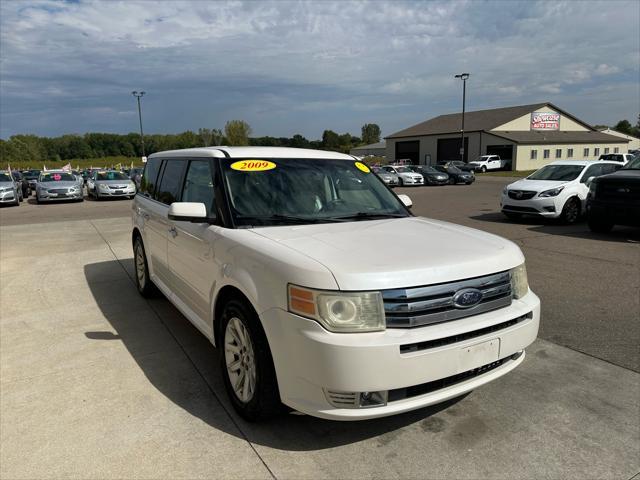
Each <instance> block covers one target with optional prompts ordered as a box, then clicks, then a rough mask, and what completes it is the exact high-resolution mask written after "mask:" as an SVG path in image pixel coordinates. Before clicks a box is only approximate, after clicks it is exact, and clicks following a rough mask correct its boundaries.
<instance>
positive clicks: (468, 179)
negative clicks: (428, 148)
mask: <svg viewBox="0 0 640 480" xmlns="http://www.w3.org/2000/svg"><path fill="white" fill-rule="evenodd" d="M433 168H435V169H436V170H437V171H439V172H443V173H446V174H447V175H449V183H450V184H451V185H455V184H456V183H464V184H466V185H471V184H472V183H473V182H475V181H476V176H475V175H474V174H473V172H465V171H463V170H460V169H459V168H458V167H455V166H453V165H451V166H445V165H436V166H435V167H433Z"/></svg>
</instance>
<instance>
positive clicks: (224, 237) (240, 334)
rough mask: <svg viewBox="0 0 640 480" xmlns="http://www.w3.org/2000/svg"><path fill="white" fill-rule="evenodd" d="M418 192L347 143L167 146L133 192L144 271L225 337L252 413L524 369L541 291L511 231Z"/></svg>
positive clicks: (224, 356)
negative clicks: (440, 206) (418, 203)
mask: <svg viewBox="0 0 640 480" xmlns="http://www.w3.org/2000/svg"><path fill="white" fill-rule="evenodd" d="M406 204H409V199H408V197H406V196H396V195H395V194H394V193H393V192H392V191H391V190H390V189H389V188H387V187H386V186H385V185H384V183H383V182H382V180H380V178H378V177H377V176H376V175H375V174H373V172H371V171H370V170H369V168H368V167H367V166H366V165H364V164H362V163H360V162H359V161H357V160H356V159H355V158H354V157H352V156H349V155H344V154H339V153H334V152H324V151H315V150H303V149H288V148H262V147H209V148H198V149H189V150H176V151H170V152H162V153H156V154H153V155H151V156H150V157H149V159H148V161H147V163H146V166H145V170H144V173H143V176H142V181H141V187H140V190H139V191H138V193H137V195H136V198H135V201H134V202H133V207H132V209H133V212H132V213H133V232H132V242H133V249H134V259H135V268H136V276H135V280H136V284H137V287H138V290H139V291H140V293H141V294H143V295H150V294H151V293H152V292H153V290H154V288H155V287H156V286H157V288H159V289H160V290H161V291H162V292H163V293H164V294H165V295H166V297H167V298H168V299H169V300H170V301H171V302H172V303H173V304H174V305H175V306H176V307H177V308H178V309H179V310H180V311H181V312H182V313H183V314H184V315H185V316H186V317H187V318H188V319H189V320H190V321H191V322H192V323H193V324H194V325H195V326H196V327H197V328H198V329H199V330H200V331H201V332H202V333H203V334H204V335H205V336H207V338H209V339H210V340H211V342H213V343H214V345H216V346H217V347H218V350H219V352H220V365H221V369H222V371H223V378H224V382H225V385H226V388H227V392H228V394H229V398H230V399H231V402H232V404H233V405H234V407H235V408H236V410H237V411H238V412H239V413H240V414H241V415H242V416H243V417H244V418H246V419H249V420H256V419H262V418H266V417H269V416H271V415H274V414H276V413H278V412H280V411H281V410H282V407H283V405H282V404H284V405H287V406H289V407H291V408H293V409H295V410H298V411H300V412H304V413H307V414H310V415H315V416H318V417H322V418H329V419H339V420H358V419H366V418H374V417H381V416H385V415H391V414H395V413H400V412H405V411H408V410H413V409H417V408H421V407H425V406H427V405H431V404H434V403H439V402H442V401H445V400H447V399H450V398H454V397H457V396H459V395H462V394H464V393H465V392H469V391H470V390H473V389H475V388H477V387H479V386H481V385H483V384H485V383H487V382H489V381H491V380H494V379H496V378H498V377H500V376H502V375H504V374H505V373H507V372H509V371H510V370H512V369H514V368H515V367H516V366H518V365H519V364H520V363H521V362H522V361H523V359H524V349H525V348H526V347H527V346H528V345H529V344H531V342H533V341H534V340H535V338H536V336H537V332H538V324H539V319H540V302H539V300H538V297H536V295H535V294H534V293H533V292H531V291H530V290H529V287H528V284H527V275H526V270H525V266H524V257H523V255H522V252H521V251H520V249H519V248H518V247H517V246H516V245H515V244H513V243H512V242H510V241H507V240H505V239H503V238H500V237H497V236H495V235H491V234H488V233H485V232H481V231H477V230H473V229H470V228H467V227H462V226H458V225H453V224H450V223H445V222H440V221H435V220H429V219H426V218H421V217H415V216H413V215H412V214H411V213H410V211H409V210H408V209H407V207H406V206H405V205H406ZM390 245H394V246H402V248H388V247H389V246H390ZM383 249H385V251H386V254H385V255H383V256H381V255H379V252H380V251H382V250H383ZM407 251H412V252H420V254H413V255H407V254H406V252H407Z"/></svg>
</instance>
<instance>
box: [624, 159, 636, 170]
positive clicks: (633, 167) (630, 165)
mask: <svg viewBox="0 0 640 480" xmlns="http://www.w3.org/2000/svg"><path fill="white" fill-rule="evenodd" d="M620 170H640V157H636V158H635V159H633V160H631V161H630V162H629V163H627V164H626V165H625V166H624V167H622V168H621V169H620Z"/></svg>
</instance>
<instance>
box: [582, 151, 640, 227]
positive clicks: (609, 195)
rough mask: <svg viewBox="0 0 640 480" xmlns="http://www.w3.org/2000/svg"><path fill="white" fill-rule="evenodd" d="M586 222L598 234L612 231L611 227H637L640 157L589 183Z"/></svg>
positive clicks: (639, 221)
mask: <svg viewBox="0 0 640 480" xmlns="http://www.w3.org/2000/svg"><path fill="white" fill-rule="evenodd" d="M587 223H588V225H589V228H590V229H591V231H593V232H599V233H606V232H609V231H611V229H612V228H613V227H614V225H628V226H632V227H640V158H635V159H634V160H632V161H630V162H629V163H627V164H626V165H625V166H624V167H622V168H621V169H620V170H618V171H617V172H615V173H612V174H610V175H603V176H602V177H597V178H594V179H593V180H592V181H591V184H590V185H589V194H588V195H587Z"/></svg>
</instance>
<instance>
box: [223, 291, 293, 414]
mask: <svg viewBox="0 0 640 480" xmlns="http://www.w3.org/2000/svg"><path fill="white" fill-rule="evenodd" d="M220 322H221V323H220V335H219V338H218V339H219V343H218V345H219V350H220V367H221V369H222V377H223V379H224V386H225V388H226V390H227V395H228V396H229V400H230V401H231V404H232V405H233V408H234V409H235V410H236V412H238V414H239V415H240V416H241V417H242V418H244V419H245V420H247V421H249V422H255V421H259V420H267V419H269V418H273V417H275V416H277V415H279V414H280V413H282V412H284V410H285V409H284V406H283V405H282V402H281V401H280V393H279V390H278V381H277V378H276V371H275V367H274V365H273V358H272V357H271V350H270V349H269V343H268V341H267V336H266V335H265V333H264V330H263V329H262V325H261V323H260V319H259V318H258V315H257V314H256V312H255V311H254V309H253V308H252V307H251V306H250V305H249V304H248V302H246V301H243V300H240V299H231V300H229V301H228V302H227V303H226V305H225V306H224V307H223V311H222V316H221V318H220ZM235 367H237V368H235Z"/></svg>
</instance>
